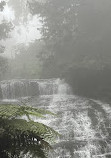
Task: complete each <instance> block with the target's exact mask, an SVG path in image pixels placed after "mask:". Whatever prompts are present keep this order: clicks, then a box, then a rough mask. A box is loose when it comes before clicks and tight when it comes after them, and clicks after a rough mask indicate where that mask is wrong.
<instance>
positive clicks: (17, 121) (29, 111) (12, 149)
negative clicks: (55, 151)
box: [0, 105, 58, 158]
mask: <svg viewBox="0 0 111 158" xmlns="http://www.w3.org/2000/svg"><path fill="white" fill-rule="evenodd" d="M46 114H51V115H54V114H53V113H51V112H49V111H46V110H42V109H38V108H33V107H29V106H18V105H0V155H2V158H3V157H5V158H6V157H9V158H10V157H11V158H12V157H17V158H20V157H23V156H24V155H27V154H29V155H30V156H32V157H33V158H35V157H41V158H45V157H46V155H47V153H46V150H49V149H51V146H50V144H49V142H50V141H52V140H53V139H54V138H55V137H56V136H58V133H57V132H56V131H54V130H53V129H52V128H50V127H48V126H46V125H44V124H42V123H39V122H34V121H33V119H31V117H30V116H31V115H32V116H37V117H39V118H40V117H41V118H43V117H45V115H46ZM22 116H26V119H23V118H22ZM30 156H28V157H30Z"/></svg>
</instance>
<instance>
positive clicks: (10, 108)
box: [0, 105, 55, 119]
mask: <svg viewBox="0 0 111 158" xmlns="http://www.w3.org/2000/svg"><path fill="white" fill-rule="evenodd" d="M46 114H49V115H55V114H54V113H52V112H50V111H47V110H43V109H39V108H35V107H30V106H18V105H0V117H1V118H4V119H10V118H16V117H19V116H20V117H21V116H24V115H26V116H29V115H32V116H37V117H40V118H43V117H45V116H44V115H46Z"/></svg>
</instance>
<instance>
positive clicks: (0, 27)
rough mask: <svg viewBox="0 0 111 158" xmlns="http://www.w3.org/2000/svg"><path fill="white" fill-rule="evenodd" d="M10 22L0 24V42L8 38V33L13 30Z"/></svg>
mask: <svg viewBox="0 0 111 158" xmlns="http://www.w3.org/2000/svg"><path fill="white" fill-rule="evenodd" d="M13 28H14V27H13V25H12V23H11V22H3V23H1V24H0V40H2V39H6V38H9V37H10V36H9V32H11V31H12V30H13Z"/></svg>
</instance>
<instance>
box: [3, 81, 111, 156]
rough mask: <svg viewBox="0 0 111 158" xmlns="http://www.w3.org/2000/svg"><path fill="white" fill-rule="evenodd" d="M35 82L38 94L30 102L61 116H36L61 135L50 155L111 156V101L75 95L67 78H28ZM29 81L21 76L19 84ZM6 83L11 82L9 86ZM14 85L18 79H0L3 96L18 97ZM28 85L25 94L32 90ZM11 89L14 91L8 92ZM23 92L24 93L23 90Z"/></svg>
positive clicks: (27, 94) (5, 97)
mask: <svg viewBox="0 0 111 158" xmlns="http://www.w3.org/2000/svg"><path fill="white" fill-rule="evenodd" d="M32 82H34V83H36V85H37V87H36V89H37V91H38V90H39V95H37V96H35V98H33V99H32V100H31V101H30V102H29V103H27V104H32V105H33V106H37V107H41V108H42V107H43V108H45V109H48V110H50V111H52V112H55V113H56V114H57V116H58V117H54V116H49V117H48V118H47V119H45V120H44V119H42V120H40V119H39V120H38V119H37V120H38V121H40V122H43V123H44V124H47V125H49V126H51V127H52V128H54V129H55V130H56V131H58V132H59V133H60V134H61V135H62V136H61V138H59V139H58V140H56V143H55V144H54V145H53V147H54V151H55V152H54V153H50V154H49V158H111V153H110V152H111V140H110V139H111V106H110V105H108V104H105V103H102V102H100V101H99V102H98V101H95V100H89V99H86V98H82V97H79V96H75V95H73V94H72V92H71V88H70V87H69V85H68V84H67V83H65V82H64V80H60V79H51V80H28V85H30V83H32ZM17 83H18V81H16V84H17ZM26 83H27V81H24V80H19V87H22V86H21V85H22V84H23V85H26ZM7 85H10V89H9V88H7ZM12 85H15V81H9V82H7V81H4V82H2V83H1V87H2V93H3V99H15V90H14V89H15V86H12ZM34 85H35V84H34ZM3 86H4V87H3ZM11 86H12V87H13V88H11ZM23 87H24V86H23ZM28 88H30V87H28ZM28 88H27V91H25V96H29V94H31V92H30V93H29V91H28V90H29V89H28ZM7 89H8V90H7ZM9 92H12V93H13V95H9ZM32 92H33V91H32ZM37 94H38V93H37ZM7 96H8V97H7ZM9 96H11V98H9ZM12 96H13V97H12ZM20 96H21V97H22V96H23V95H22V92H21V93H20V95H19V97H20Z"/></svg>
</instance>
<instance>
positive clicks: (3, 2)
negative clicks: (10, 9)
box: [0, 1, 6, 11]
mask: <svg viewBox="0 0 111 158" xmlns="http://www.w3.org/2000/svg"><path fill="white" fill-rule="evenodd" d="M5 5H6V2H5V1H1V2H0V11H3V10H4V6H5Z"/></svg>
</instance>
